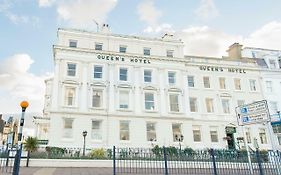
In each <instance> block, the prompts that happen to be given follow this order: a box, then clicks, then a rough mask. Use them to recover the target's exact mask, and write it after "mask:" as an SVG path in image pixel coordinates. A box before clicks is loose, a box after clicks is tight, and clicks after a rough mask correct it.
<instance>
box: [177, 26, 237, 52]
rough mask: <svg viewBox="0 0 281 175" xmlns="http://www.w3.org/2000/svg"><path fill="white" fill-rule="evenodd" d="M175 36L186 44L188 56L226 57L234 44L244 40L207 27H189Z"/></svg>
mask: <svg viewBox="0 0 281 175" xmlns="http://www.w3.org/2000/svg"><path fill="white" fill-rule="evenodd" d="M175 35H176V36H177V37H178V38H181V39H182V41H183V42H184V43H185V48H184V53H185V54H187V55H201V56H217V57H221V56H222V55H225V50H227V48H228V46H230V45H231V44H233V43H234V42H238V41H241V40H242V37H241V36H234V35H230V34H226V33H224V32H222V31H218V30H215V29H211V28H209V27H207V26H201V27H189V28H186V29H184V30H183V31H181V32H176V33H175Z"/></svg>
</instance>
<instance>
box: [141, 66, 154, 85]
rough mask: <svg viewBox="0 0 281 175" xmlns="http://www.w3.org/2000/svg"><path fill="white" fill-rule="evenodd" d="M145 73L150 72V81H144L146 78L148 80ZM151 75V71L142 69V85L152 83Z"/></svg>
mask: <svg viewBox="0 0 281 175" xmlns="http://www.w3.org/2000/svg"><path fill="white" fill-rule="evenodd" d="M145 72H150V81H145V80H146V78H149V76H147V75H145ZM152 74H153V71H152V70H151V69H144V70H143V82H144V83H152Z"/></svg>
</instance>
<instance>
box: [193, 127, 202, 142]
mask: <svg viewBox="0 0 281 175" xmlns="http://www.w3.org/2000/svg"><path fill="white" fill-rule="evenodd" d="M192 131H193V141H194V142H201V131H200V126H193V127H192Z"/></svg>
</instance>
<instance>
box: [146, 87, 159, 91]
mask: <svg viewBox="0 0 281 175" xmlns="http://www.w3.org/2000/svg"><path fill="white" fill-rule="evenodd" d="M143 89H144V90H154V91H155V90H157V88H156V87H153V86H145V87H144V88H143Z"/></svg>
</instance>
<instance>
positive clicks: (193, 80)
mask: <svg viewBox="0 0 281 175" xmlns="http://www.w3.org/2000/svg"><path fill="white" fill-rule="evenodd" d="M194 77H195V76H194V75H187V86H188V87H189V88H194V87H195V78H194ZM189 78H192V81H189V80H190V79H189ZM189 83H192V85H193V86H189V85H190V84H189Z"/></svg>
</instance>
